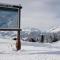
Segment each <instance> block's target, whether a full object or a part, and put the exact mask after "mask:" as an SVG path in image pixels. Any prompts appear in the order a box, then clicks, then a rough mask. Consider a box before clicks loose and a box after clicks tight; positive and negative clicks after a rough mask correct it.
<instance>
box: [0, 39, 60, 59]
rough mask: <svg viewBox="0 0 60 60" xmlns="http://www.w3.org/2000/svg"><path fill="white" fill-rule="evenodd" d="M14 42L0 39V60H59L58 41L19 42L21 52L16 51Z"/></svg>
mask: <svg viewBox="0 0 60 60" xmlns="http://www.w3.org/2000/svg"><path fill="white" fill-rule="evenodd" d="M15 43H16V42H15V41H14V40H11V39H0V60H60V41H58V42H55V43H38V42H25V41H21V43H22V47H21V50H19V51H16V48H15Z"/></svg>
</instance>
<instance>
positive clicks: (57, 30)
mask: <svg viewBox="0 0 60 60" xmlns="http://www.w3.org/2000/svg"><path fill="white" fill-rule="evenodd" d="M50 32H54V33H57V32H60V27H56V28H53V29H51V30H50Z"/></svg>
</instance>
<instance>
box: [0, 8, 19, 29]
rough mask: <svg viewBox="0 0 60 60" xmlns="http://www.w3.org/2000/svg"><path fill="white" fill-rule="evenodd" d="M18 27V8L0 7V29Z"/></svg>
mask: <svg viewBox="0 0 60 60" xmlns="http://www.w3.org/2000/svg"><path fill="white" fill-rule="evenodd" d="M1 28H2V29H4V28H7V29H10V28H14V29H15V28H18V9H17V10H16V9H9V8H0V29H1Z"/></svg>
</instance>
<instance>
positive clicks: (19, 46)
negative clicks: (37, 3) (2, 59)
mask: <svg viewBox="0 0 60 60" xmlns="http://www.w3.org/2000/svg"><path fill="white" fill-rule="evenodd" d="M21 8H22V7H20V8H19V11H18V20H19V22H18V24H19V26H18V27H19V29H20V13H21ZM16 49H17V50H20V49H21V40H20V30H18V33H17V40H16Z"/></svg>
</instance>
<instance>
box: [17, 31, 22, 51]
mask: <svg viewBox="0 0 60 60" xmlns="http://www.w3.org/2000/svg"><path fill="white" fill-rule="evenodd" d="M16 49H17V50H20V49H21V41H20V31H18V33H17V40H16Z"/></svg>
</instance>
